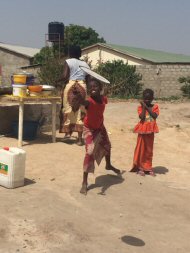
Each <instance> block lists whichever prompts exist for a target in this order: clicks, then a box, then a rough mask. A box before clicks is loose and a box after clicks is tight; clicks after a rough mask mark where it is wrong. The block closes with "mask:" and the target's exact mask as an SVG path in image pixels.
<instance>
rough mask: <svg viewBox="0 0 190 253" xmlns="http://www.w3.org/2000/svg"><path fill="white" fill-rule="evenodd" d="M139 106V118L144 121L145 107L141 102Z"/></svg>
mask: <svg viewBox="0 0 190 253" xmlns="http://www.w3.org/2000/svg"><path fill="white" fill-rule="evenodd" d="M140 104H141V105H142V112H141V114H139V118H140V119H141V120H145V117H146V107H145V106H146V105H145V103H144V102H143V101H141V102H140Z"/></svg>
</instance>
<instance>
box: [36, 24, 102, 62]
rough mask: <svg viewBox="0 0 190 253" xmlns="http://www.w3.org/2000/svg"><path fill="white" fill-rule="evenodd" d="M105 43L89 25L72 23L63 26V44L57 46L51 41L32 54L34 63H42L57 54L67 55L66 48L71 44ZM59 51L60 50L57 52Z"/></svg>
mask: <svg viewBox="0 0 190 253" xmlns="http://www.w3.org/2000/svg"><path fill="white" fill-rule="evenodd" d="M98 42H101V43H105V42H106V41H105V40H104V39H103V38H102V37H99V34H98V33H97V32H96V31H95V30H93V29H92V28H91V27H89V28H86V27H84V26H79V25H73V24H70V25H69V26H66V27H65V32H64V44H61V45H60V46H59V44H58V43H53V44H52V47H43V48H42V49H41V50H40V52H39V53H37V54H36V55H35V56H34V60H33V63H34V64H44V63H46V61H48V60H49V59H50V58H52V57H57V56H59V55H62V56H63V55H64V56H67V54H68V48H69V46H71V45H78V46H80V47H81V48H84V47H87V46H91V45H93V44H95V43H98ZM59 51H60V52H59Z"/></svg>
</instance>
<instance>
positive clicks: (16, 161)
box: [0, 147, 26, 188]
mask: <svg viewBox="0 0 190 253" xmlns="http://www.w3.org/2000/svg"><path fill="white" fill-rule="evenodd" d="M25 160H26V152H25V151H24V150H22V149H19V148H14V147H10V148H3V149H0V185H1V186H4V187H6V188H16V187H20V186H23V185H24V176H25Z"/></svg>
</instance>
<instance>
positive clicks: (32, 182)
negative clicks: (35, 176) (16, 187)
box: [24, 178, 36, 186]
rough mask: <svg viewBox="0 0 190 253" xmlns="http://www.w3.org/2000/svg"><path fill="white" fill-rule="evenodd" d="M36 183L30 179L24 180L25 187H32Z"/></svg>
mask: <svg viewBox="0 0 190 253" xmlns="http://www.w3.org/2000/svg"><path fill="white" fill-rule="evenodd" d="M35 183H36V181H34V180H31V179H29V178H25V179H24V186H27V185H30V184H35Z"/></svg>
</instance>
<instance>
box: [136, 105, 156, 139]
mask: <svg viewBox="0 0 190 253" xmlns="http://www.w3.org/2000/svg"><path fill="white" fill-rule="evenodd" d="M152 112H155V113H156V114H157V115H159V107H158V105H157V104H155V105H153V107H152ZM141 113H142V106H139V107H138V114H139V115H140V114H141ZM158 132H159V130H158V126H157V123H156V120H155V119H153V118H152V117H151V116H150V114H149V113H148V112H147V111H146V118H145V120H144V121H142V120H141V121H140V122H139V123H138V124H137V125H136V126H135V128H134V133H138V134H151V133H158Z"/></svg>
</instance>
